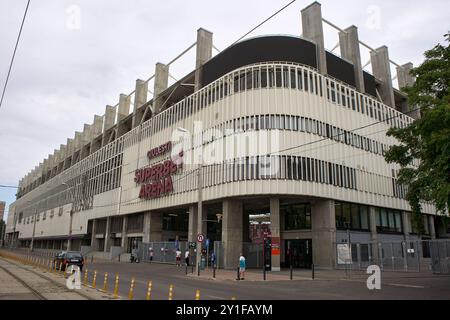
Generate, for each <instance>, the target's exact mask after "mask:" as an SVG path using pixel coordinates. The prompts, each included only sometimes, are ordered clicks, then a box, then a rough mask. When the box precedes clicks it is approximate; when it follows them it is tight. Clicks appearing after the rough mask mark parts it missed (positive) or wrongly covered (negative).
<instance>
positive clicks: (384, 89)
mask: <svg viewBox="0 0 450 320" xmlns="http://www.w3.org/2000/svg"><path fill="white" fill-rule="evenodd" d="M370 61H371V63H372V72H373V75H374V77H375V78H376V79H378V80H380V81H381V86H380V96H381V99H382V101H383V103H384V104H386V105H388V106H390V107H392V108H395V100H394V88H393V86H392V76H391V68H390V62H389V53H388V48H387V47H386V46H382V47H379V48H378V49H375V50H374V51H371V52H370Z"/></svg>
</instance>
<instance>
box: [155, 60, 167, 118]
mask: <svg viewBox="0 0 450 320" xmlns="http://www.w3.org/2000/svg"><path fill="white" fill-rule="evenodd" d="M168 83H169V67H168V66H166V65H165V64H162V63H159V62H158V63H157V64H156V66H155V83H154V90H153V111H154V113H155V114H157V113H159V112H161V111H162V109H163V107H164V106H163V105H164V99H163V98H162V97H161V93H162V92H163V91H164V90H166V89H167V86H168Z"/></svg>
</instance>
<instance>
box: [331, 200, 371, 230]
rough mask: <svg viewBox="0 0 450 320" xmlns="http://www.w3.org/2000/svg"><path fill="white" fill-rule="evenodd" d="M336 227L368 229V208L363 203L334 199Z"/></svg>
mask: <svg viewBox="0 0 450 320" xmlns="http://www.w3.org/2000/svg"><path fill="white" fill-rule="evenodd" d="M334 210H335V216H336V228H338V229H347V228H348V229H352V230H366V231H368V230H369V208H368V207H367V206H365V205H360V204H355V203H345V202H339V201H335V204H334Z"/></svg>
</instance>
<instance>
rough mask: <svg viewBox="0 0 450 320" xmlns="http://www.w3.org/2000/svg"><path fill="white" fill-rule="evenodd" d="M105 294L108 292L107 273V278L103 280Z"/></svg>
mask: <svg viewBox="0 0 450 320" xmlns="http://www.w3.org/2000/svg"><path fill="white" fill-rule="evenodd" d="M102 290H103V292H106V291H107V290H108V272H105V278H104V279H103V289H102Z"/></svg>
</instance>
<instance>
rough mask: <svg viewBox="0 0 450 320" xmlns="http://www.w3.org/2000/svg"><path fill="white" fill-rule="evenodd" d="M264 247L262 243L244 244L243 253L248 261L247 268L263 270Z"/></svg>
mask: <svg viewBox="0 0 450 320" xmlns="http://www.w3.org/2000/svg"><path fill="white" fill-rule="evenodd" d="M262 249H263V245H262V244H261V243H252V242H244V243H243V244H242V251H243V254H244V256H245V259H246V264H247V268H262V267H263V257H262V254H263V253H262Z"/></svg>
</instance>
